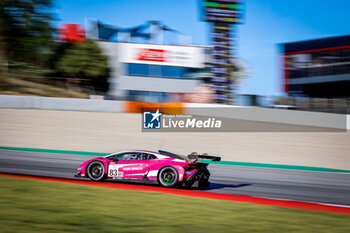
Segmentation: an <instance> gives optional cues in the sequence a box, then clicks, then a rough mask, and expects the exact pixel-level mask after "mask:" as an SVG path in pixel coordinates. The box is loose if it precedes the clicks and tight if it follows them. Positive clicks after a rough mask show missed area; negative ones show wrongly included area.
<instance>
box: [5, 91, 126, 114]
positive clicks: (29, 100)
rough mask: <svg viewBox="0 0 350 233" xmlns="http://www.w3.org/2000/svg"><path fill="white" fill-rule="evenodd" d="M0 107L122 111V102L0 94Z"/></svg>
mask: <svg viewBox="0 0 350 233" xmlns="http://www.w3.org/2000/svg"><path fill="white" fill-rule="evenodd" d="M0 108H33V109H52V110H71V111H72V110H74V111H92V112H122V111H123V102H121V101H112V100H98V99H76V98H52V97H37V96H16V95H0Z"/></svg>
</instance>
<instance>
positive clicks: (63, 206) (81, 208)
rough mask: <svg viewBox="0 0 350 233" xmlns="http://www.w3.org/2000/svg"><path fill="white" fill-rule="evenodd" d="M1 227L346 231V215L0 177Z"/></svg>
mask: <svg viewBox="0 0 350 233" xmlns="http://www.w3.org/2000/svg"><path fill="white" fill-rule="evenodd" d="M0 197H1V198H0V232H45V233H50V232H80V233H85V232H152V233H153V232H161V233H164V232H216V233H217V232H269V233H272V232H317V233H321V232H327V233H329V232H344V233H345V232H350V231H349V230H350V216H348V215H341V214H329V213H321V212H311V211H304V210H295V209H287V208H281V207H272V206H263V205H254V204H249V203H239V202H229V201H221V200H211V199H204V198H194V197H185V196H176V195H170V194H164V193H155V192H142V191H128V190H119V189H108V188H101V187H91V186H84V185H74V184H65V183H59V182H48V181H37V180H27V179H19V178H8V177H0Z"/></svg>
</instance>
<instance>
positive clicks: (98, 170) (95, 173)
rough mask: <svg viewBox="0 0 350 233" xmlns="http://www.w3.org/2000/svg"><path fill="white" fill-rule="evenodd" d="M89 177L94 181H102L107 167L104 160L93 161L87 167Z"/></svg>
mask: <svg viewBox="0 0 350 233" xmlns="http://www.w3.org/2000/svg"><path fill="white" fill-rule="evenodd" d="M86 170H87V177H89V178H90V180H93V181H102V180H103V179H104V178H105V168H104V165H103V163H102V162H100V161H93V162H91V163H90V164H89V165H88V167H87V169H86Z"/></svg>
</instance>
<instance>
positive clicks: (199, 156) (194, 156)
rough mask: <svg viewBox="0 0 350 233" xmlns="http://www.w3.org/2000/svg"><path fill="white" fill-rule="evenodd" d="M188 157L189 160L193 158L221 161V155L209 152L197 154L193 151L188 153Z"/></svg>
mask: <svg viewBox="0 0 350 233" xmlns="http://www.w3.org/2000/svg"><path fill="white" fill-rule="evenodd" d="M187 158H188V159H189V160H192V159H209V160H211V161H221V157H219V156H211V155H208V154H207V153H204V154H197V153H196V152H192V153H191V154H189V155H187Z"/></svg>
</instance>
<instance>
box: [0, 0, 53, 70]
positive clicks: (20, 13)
mask: <svg viewBox="0 0 350 233" xmlns="http://www.w3.org/2000/svg"><path fill="white" fill-rule="evenodd" d="M51 7H52V1H51V0H1V1H0V62H1V63H0V71H1V68H3V69H4V68H5V69H6V68H7V64H8V62H9V61H18V62H26V63H31V64H36V65H43V64H44V63H45V62H46V61H47V54H48V51H49V48H50V46H51V43H52V40H53V39H52V35H53V32H54V31H55V29H54V28H53V27H52V25H51V22H52V20H53V17H52V13H51V12H50V9H51Z"/></svg>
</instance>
